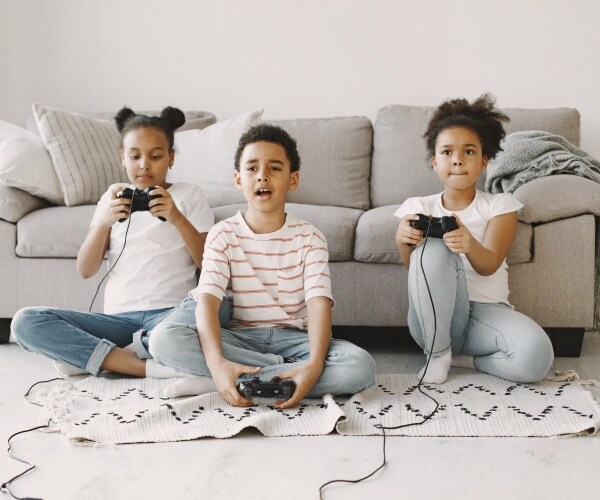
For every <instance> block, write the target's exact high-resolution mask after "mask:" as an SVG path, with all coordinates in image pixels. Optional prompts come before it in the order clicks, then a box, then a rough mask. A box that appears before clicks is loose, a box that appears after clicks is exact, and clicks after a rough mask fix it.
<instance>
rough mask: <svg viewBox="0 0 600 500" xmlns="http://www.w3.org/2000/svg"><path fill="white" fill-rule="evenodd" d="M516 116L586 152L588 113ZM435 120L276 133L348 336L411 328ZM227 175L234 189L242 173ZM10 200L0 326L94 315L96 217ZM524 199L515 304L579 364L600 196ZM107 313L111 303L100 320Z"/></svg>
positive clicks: (233, 194) (538, 188)
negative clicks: (85, 275)
mask: <svg viewBox="0 0 600 500" xmlns="http://www.w3.org/2000/svg"><path fill="white" fill-rule="evenodd" d="M505 111H506V112H507V114H508V115H509V116H510V117H511V122H510V123H509V124H508V125H507V127H506V128H507V132H509V133H510V132H513V131H518V130H546V131H549V132H552V133H556V134H560V135H562V136H564V137H565V138H567V139H568V140H569V141H571V142H572V143H574V144H576V145H579V140H580V124H579V113H578V111H577V110H574V109H566V108H559V109H545V110H527V109H507V110H505ZM432 112H433V108H429V107H414V106H400V105H392V106H388V107H386V108H383V109H381V110H380V111H379V113H378V115H377V118H376V120H375V123H374V124H373V123H372V122H371V121H370V120H369V119H368V118H365V117H340V118H320V119H297V120H276V121H273V122H274V123H277V124H279V125H281V126H283V127H284V128H285V129H287V130H288V131H289V132H290V134H291V135H292V136H293V137H295V138H296V139H297V141H298V145H299V150H300V155H301V158H302V167H301V170H300V172H301V177H300V179H301V184H300V187H299V189H298V190H296V191H294V192H293V193H291V194H290V198H289V204H288V206H287V210H288V212H289V213H292V214H294V215H296V216H298V217H301V218H304V219H306V220H308V221H310V222H312V223H313V224H315V225H316V226H317V227H319V228H320V229H321V230H322V231H323V233H324V234H325V236H326V238H327V241H328V244H329V250H330V261H331V262H330V266H331V274H332V281H333V292H334V296H335V299H336V306H335V308H334V315H333V318H334V324H335V325H337V326H339V327H342V326H343V327H355V329H356V327H404V326H405V325H406V316H407V307H408V299H407V285H406V281H407V276H406V270H405V268H404V267H403V266H402V265H401V264H400V259H399V256H398V252H397V249H396V246H395V242H394V233H395V229H396V227H397V223H398V221H397V219H395V218H394V217H393V216H392V213H393V212H394V210H395V209H396V208H397V207H398V206H399V205H400V204H401V203H402V201H403V200H405V199H406V198H407V197H410V196H418V195H428V194H432V193H435V192H439V191H440V190H441V185H440V183H439V181H438V179H437V177H436V176H435V174H434V173H433V172H432V171H431V168H429V161H428V159H427V155H426V150H425V146H424V141H423V139H422V138H421V135H422V134H423V132H424V130H425V128H426V124H427V122H428V120H429V118H430V117H431V115H432ZM231 154H232V155H233V151H232V152H231ZM222 175H223V179H230V178H232V173H231V171H228V172H223V173H222ZM222 184H223V183H222V182H221V183H216V185H222ZM225 185H226V186H227V185H229V184H228V183H227V182H226V183H225ZM229 186H230V187H227V188H222V192H218V193H215V192H214V191H213V192H211V197H210V198H211V201H212V205H213V206H212V208H213V210H214V213H215V216H216V219H217V220H222V219H223V218H226V217H228V216H230V215H232V214H234V213H235V211H236V210H237V209H239V208H241V207H242V206H243V199H242V198H241V194H240V193H239V192H238V191H236V190H235V189H234V187H233V183H231V184H230V185H229ZM1 190H2V198H3V199H5V200H8V201H7V204H10V203H12V206H11V208H10V210H12V211H11V212H10V213H11V216H10V217H6V216H2V214H1V213H0V217H3V218H5V219H9V221H7V220H0V281H1V282H2V283H3V285H4V286H3V288H4V294H3V298H2V299H1V301H0V318H11V317H12V316H13V315H14V313H15V312H16V311H17V310H18V309H19V308H21V307H24V306H30V305H51V306H58V307H64V308H73V309H81V310H87V308H88V306H89V303H90V300H91V298H92V296H93V294H94V291H95V289H96V287H97V285H98V283H99V280H100V279H101V278H102V274H103V273H99V274H98V275H97V276H95V277H94V278H92V279H90V280H83V279H81V278H80V277H79V276H78V275H77V273H76V271H75V257H76V255H77V251H78V248H79V245H80V244H81V242H82V241H83V239H84V237H85V234H86V232H87V228H88V224H89V221H90V218H91V216H92V213H93V210H94V207H93V206H76V207H55V206H48V204H47V203H46V202H44V201H42V200H39V199H37V198H34V197H32V196H30V195H28V194H26V193H23V192H20V191H18V190H15V189H13V188H7V187H2V188H1ZM514 194H515V196H516V197H517V198H519V199H520V200H521V201H522V202H523V203H524V204H525V208H524V209H523V210H522V211H521V213H520V215H519V224H518V231H517V237H516V240H515V242H514V244H513V247H512V249H511V252H510V254H509V256H508V263H509V279H510V290H511V296H510V300H511V302H512V303H513V304H514V305H515V307H516V309H517V310H519V311H521V312H523V313H525V314H527V315H529V316H531V317H532V318H533V319H535V320H536V321H537V322H538V323H539V324H540V325H542V326H543V327H544V328H546V330H547V331H548V333H549V334H550V336H551V338H553V340H555V341H556V342H557V343H556V345H555V348H557V349H558V350H559V351H560V352H562V353H563V354H574V355H577V354H578V353H579V349H580V346H581V343H580V342H581V338H582V334H583V331H584V329H590V328H593V327H594V326H595V321H596V319H595V311H596V308H597V304H595V294H596V288H595V287H596V252H597V250H596V248H595V242H596V234H597V228H596V223H595V222H596V221H595V217H594V216H598V215H600V184H596V183H594V182H592V181H589V180H587V179H584V178H581V177H577V176H571V175H554V176H550V177H545V178H542V179H538V180H535V181H532V182H529V183H527V184H525V185H524V186H522V187H521V188H519V189H518V190H517V191H516V192H515V193H514ZM215 200H216V201H215ZM0 209H1V205H0ZM101 304H102V297H101V295H100V296H99V297H98V298H97V299H96V303H95V307H94V309H95V310H99V309H100V308H101ZM5 323H6V321H5ZM367 331H368V332H372V331H373V329H372V328H368V329H367ZM560 352H559V353H560Z"/></svg>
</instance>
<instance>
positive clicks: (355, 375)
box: [336, 342, 375, 394]
mask: <svg viewBox="0 0 600 500" xmlns="http://www.w3.org/2000/svg"><path fill="white" fill-rule="evenodd" d="M348 344H349V345H347V346H346V348H345V349H344V351H345V352H344V360H343V363H342V364H341V367H340V368H341V369H342V370H341V373H337V374H336V375H337V376H338V377H340V378H341V379H342V380H343V381H344V387H345V388H346V390H347V392H348V393H349V394H353V393H356V392H360V391H362V390H364V389H366V388H367V387H371V386H372V385H373V384H375V360H374V359H373V356H371V355H370V354H369V353H368V352H367V351H365V350H364V349H362V348H361V347H358V346H356V345H354V344H351V343H349V342H348ZM350 346H352V347H351V348H349V347H350Z"/></svg>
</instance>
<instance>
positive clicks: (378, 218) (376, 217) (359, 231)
mask: <svg viewBox="0 0 600 500" xmlns="http://www.w3.org/2000/svg"><path fill="white" fill-rule="evenodd" d="M399 206H400V205H386V206H384V207H378V208H374V209H372V210H368V211H367V212H365V213H364V214H363V215H362V217H361V218H360V219H359V220H358V225H357V227H356V243H355V245H354V260H356V261H358V262H379V263H388V264H400V254H399V253H398V248H397V247H396V238H395V235H396V229H397V228H398V223H399V222H400V219H398V218H397V217H394V215H393V214H394V212H395V211H396V210H397V209H398V207H399ZM532 241H533V228H532V227H531V226H530V225H529V224H524V223H522V222H519V223H518V225H517V236H516V237H515V241H514V242H513V245H512V247H511V250H510V252H509V254H508V258H507V262H508V263H509V264H520V263H523V262H529V261H530V260H531V248H532Z"/></svg>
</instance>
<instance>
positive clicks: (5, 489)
mask: <svg viewBox="0 0 600 500" xmlns="http://www.w3.org/2000/svg"><path fill="white" fill-rule="evenodd" d="M132 205H133V197H132V198H131V201H130V202H129V211H130V212H129V213H130V214H131V208H132ZM130 224H131V217H128V218H127V227H126V228H125V236H124V238H123V248H121V252H120V253H119V256H118V257H117V259H116V260H115V263H114V264H113V265H112V266H111V268H110V269H109V270H108V271H107V272H106V274H105V275H104V276H103V277H102V279H101V280H100V283H98V287H97V288H96V293H95V294H94V297H93V298H92V302H91V303H90V307H89V309H88V311H90V312H91V310H92V307H93V305H94V301H95V300H96V297H97V296H98V292H99V291H100V287H101V286H102V283H103V282H104V280H105V279H106V277H107V276H108V275H109V274H110V272H111V271H112V270H113V269H114V268H115V266H116V265H117V262H119V259H120V258H121V255H123V252H124V250H125V245H126V244H127V234H128V233H129V225H130ZM54 380H61V378H60V377H58V378H53V379H50V380H41V381H39V382H36V383H35V384H33V385H32V386H31V387H30V388H29V389H28V391H27V392H26V393H25V394H24V397H25V400H26V401H27V402H28V403H30V404H34V405H37V406H42V405H40V404H39V403H35V402H33V401H29V400H28V399H27V396H28V395H29V392H30V391H31V389H33V388H34V387H35V386H36V385H37V384H42V383H45V382H52V381H54ZM49 426H50V421H49V422H48V423H47V424H46V425H39V426H37V427H32V428H31V429H26V430H23V431H19V432H15V433H14V434H13V435H12V436H10V437H9V438H8V441H7V444H8V450H7V451H8V454H9V456H10V457H11V458H14V459H15V460H18V461H19V462H23V463H24V464H27V465H29V466H30V467H29V469H27V470H25V471H23V472H21V473H20V474H18V475H17V476H14V477H13V478H11V479H9V480H8V481H6V482H3V483H2V484H0V491H1V492H6V493H8V494H9V495H10V496H11V497H13V498H15V499H17V500H40V499H34V498H30V497H22V498H20V497H17V496H15V495H14V494H13V493H12V492H11V490H10V488H9V484H10V483H11V482H13V481H14V480H16V479H18V478H19V477H21V476H23V475H25V474H27V473H28V472H29V471H31V470H33V469H35V465H34V464H31V463H30V462H27V461H26V460H23V459H21V458H18V457H16V456H15V455H13V454H12V452H11V446H10V440H11V439H12V438H13V437H15V436H18V435H19V434H24V433H26V432H31V431H35V430H37V429H44V428H47V427H49Z"/></svg>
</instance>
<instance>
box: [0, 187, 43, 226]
mask: <svg viewBox="0 0 600 500" xmlns="http://www.w3.org/2000/svg"><path fill="white" fill-rule="evenodd" d="M49 205H50V203H48V202H47V201H46V200H43V199H42V198H38V197H37V196H33V195H32V194H29V193H27V192H25V191H21V190H20V189H17V188H14V187H10V186H5V185H3V184H0V219H3V220H5V221H7V222H12V223H15V222H17V221H18V220H19V219H21V217H23V216H25V215H27V214H28V213H29V212H33V211H34V210H38V209H40V208H43V207H47V206H49Z"/></svg>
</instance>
